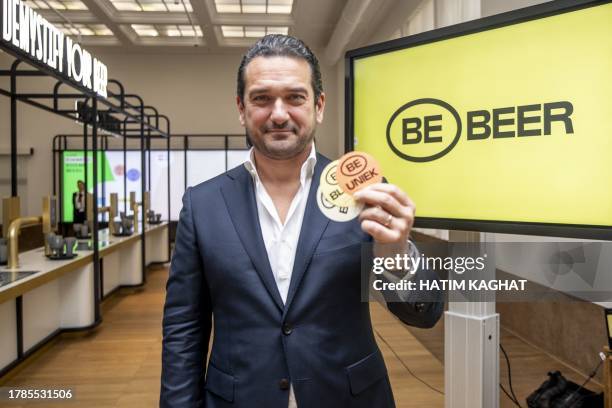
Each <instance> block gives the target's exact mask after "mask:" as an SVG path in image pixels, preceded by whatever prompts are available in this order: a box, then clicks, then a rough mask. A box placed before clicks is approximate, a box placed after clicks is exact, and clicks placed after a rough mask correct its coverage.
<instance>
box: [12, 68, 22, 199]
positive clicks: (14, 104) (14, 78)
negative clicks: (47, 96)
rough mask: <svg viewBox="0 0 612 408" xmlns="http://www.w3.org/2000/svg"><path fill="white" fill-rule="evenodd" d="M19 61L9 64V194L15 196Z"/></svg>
mask: <svg viewBox="0 0 612 408" xmlns="http://www.w3.org/2000/svg"><path fill="white" fill-rule="evenodd" d="M20 62H21V61H20V60H16V61H15V62H13V65H12V66H11V196H12V197H17V74H16V69H17V65H19V63H20Z"/></svg>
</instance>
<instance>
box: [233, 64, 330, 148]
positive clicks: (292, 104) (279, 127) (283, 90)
mask: <svg viewBox="0 0 612 408" xmlns="http://www.w3.org/2000/svg"><path fill="white" fill-rule="evenodd" d="M244 74H245V75H244V77H245V89H244V98H243V100H242V101H241V100H240V98H237V103H238V110H239V111H240V123H241V124H242V126H244V127H245V129H246V132H247V137H248V138H249V140H250V141H251V143H252V144H253V146H254V147H255V149H257V150H258V151H259V152H260V153H262V154H263V155H265V156H266V157H269V158H271V159H277V160H284V159H290V158H293V157H295V156H297V155H298V154H300V153H301V152H303V151H304V149H305V148H306V147H307V146H309V144H310V142H311V141H312V139H313V138H314V134H315V129H316V126H317V123H321V121H322V120H323V110H324V108H325V95H324V94H321V96H320V97H319V99H318V100H317V101H316V103H315V100H314V90H313V89H312V82H311V75H312V74H311V70H310V66H309V65H308V62H306V61H305V60H303V59H298V58H291V57H256V58H254V59H253V60H251V62H249V64H248V65H247V66H246V69H245V72H244Z"/></svg>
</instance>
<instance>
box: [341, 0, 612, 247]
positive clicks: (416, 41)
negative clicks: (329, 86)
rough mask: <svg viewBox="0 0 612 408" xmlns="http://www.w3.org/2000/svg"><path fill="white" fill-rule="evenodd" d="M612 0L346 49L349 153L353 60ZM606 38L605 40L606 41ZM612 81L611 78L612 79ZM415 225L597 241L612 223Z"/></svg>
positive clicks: (564, 0) (564, 4) (573, 0)
mask: <svg viewBox="0 0 612 408" xmlns="http://www.w3.org/2000/svg"><path fill="white" fill-rule="evenodd" d="M611 2H612V0H554V1H550V2H547V3H543V4H538V5H535V6H531V7H526V8H522V9H518V10H513V11H510V12H507V13H502V14H497V15H494V16H490V17H485V18H480V19H477V20H472V21H468V22H465V23H460V24H456V25H452V26H447V27H443V28H439V29H435V30H431V31H426V32H424V33H420V34H416V35H411V36H409V37H403V38H398V39H396V40H391V41H386V42H382V43H379V44H374V45H370V46H367V47H362V48H357V49H354V50H350V51H347V53H346V55H345V66H344V86H345V88H344V89H345V95H344V104H345V118H344V120H345V122H344V148H345V151H347V152H349V151H352V150H353V149H354V144H353V143H354V140H353V137H352V135H353V133H354V129H353V118H354V88H353V79H354V74H353V62H354V61H355V60H356V59H359V58H363V57H371V56H374V55H378V54H383V53H388V52H393V51H398V50H402V49H406V48H411V47H416V46H419V45H424V44H428V43H433V42H437V41H443V40H448V39H451V38H455V37H461V36H464V35H468V34H474V33H479V32H482V31H488V30H492V29H496V28H501V27H505V26H509V25H515V24H519V23H524V22H527V21H532V20H537V19H542V18H546V17H550V16H555V15H558V14H564V13H568V12H572V11H577V10H581V9H585V8H589V7H595V6H600V5H603V4H607V3H611ZM603 40H604V39H602V41H603ZM611 80H612V78H611ZM611 137H612V135H611ZM414 225H415V227H419V228H437V229H452V230H466V231H480V232H495V233H506V234H522V235H543V236H553V237H565V238H582V239H597V240H612V225H610V226H600V225H582V224H559V223H539V222H521V221H502V220H499V221H493V220H477V219H457V218H434V217H419V216H418V215H417V217H416V219H415V224H414Z"/></svg>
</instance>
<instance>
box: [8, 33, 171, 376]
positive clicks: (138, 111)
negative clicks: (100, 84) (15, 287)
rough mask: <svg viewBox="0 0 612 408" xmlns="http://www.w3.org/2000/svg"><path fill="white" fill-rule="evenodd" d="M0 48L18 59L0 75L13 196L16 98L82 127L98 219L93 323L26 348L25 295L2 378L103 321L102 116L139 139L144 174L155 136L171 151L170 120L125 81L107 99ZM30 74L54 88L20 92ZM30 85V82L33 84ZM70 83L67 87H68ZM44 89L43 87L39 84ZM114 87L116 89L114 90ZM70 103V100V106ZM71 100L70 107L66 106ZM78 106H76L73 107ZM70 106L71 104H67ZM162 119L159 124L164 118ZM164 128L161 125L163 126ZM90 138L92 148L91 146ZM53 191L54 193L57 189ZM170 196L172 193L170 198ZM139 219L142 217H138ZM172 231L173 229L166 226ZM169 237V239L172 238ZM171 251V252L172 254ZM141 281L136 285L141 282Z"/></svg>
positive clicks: (18, 307)
mask: <svg viewBox="0 0 612 408" xmlns="http://www.w3.org/2000/svg"><path fill="white" fill-rule="evenodd" d="M0 49H1V50H2V51H4V52H6V53H7V54H9V55H11V56H13V57H14V58H15V59H14V61H13V62H12V64H11V66H10V68H9V69H0V77H5V78H7V77H8V78H9V80H10V85H9V89H3V88H0V95H4V96H6V97H8V98H10V122H11V123H10V162H11V166H10V167H11V196H13V197H15V196H17V194H18V186H17V177H18V174H17V146H18V134H17V117H18V104H17V102H23V103H26V104H28V105H31V106H34V107H36V108H39V109H42V110H44V111H47V112H49V113H53V114H56V115H60V116H63V117H65V118H67V119H72V120H75V121H79V122H80V123H82V125H83V134H82V139H83V147H84V149H83V150H84V155H85V163H87V152H88V151H91V152H92V166H93V168H92V178H93V180H92V184H91V185H93V186H94V188H93V189H92V190H93V202H94V203H96V205H95V206H94V208H93V215H94V220H93V221H94V222H93V231H92V239H93V273H94V297H93V298H94V311H95V319H94V323H93V324H92V325H89V326H86V327H78V328H72V329H58V330H57V331H55V332H53V333H51V334H50V335H49V336H48V337H46V338H45V339H43V340H42V341H40V342H39V343H38V344H37V345H35V346H34V347H32V348H30V349H29V350H28V351H27V352H25V351H24V345H23V343H24V339H23V299H22V297H21V296H19V297H17V298H16V299H15V310H16V336H17V359H16V360H15V361H13V362H12V363H10V364H9V365H8V366H7V367H5V368H4V369H2V370H1V371H0V377H2V376H3V375H4V374H6V373H7V372H8V371H10V370H11V369H12V368H13V367H15V366H16V365H18V364H19V363H21V362H22V361H23V360H24V359H26V358H27V357H28V356H29V355H31V354H32V353H34V352H35V351H36V350H38V349H39V348H40V347H42V346H43V345H44V344H46V343H47V342H48V341H49V340H51V339H52V338H53V337H55V336H56V335H57V334H59V333H61V332H63V331H74V330H87V329H91V328H93V327H96V326H97V325H99V324H100V323H101V321H102V316H101V312H100V303H101V301H102V295H101V293H102V285H101V279H102V276H101V269H102V264H101V258H100V250H99V238H98V231H99V223H98V211H97V202H98V195H99V194H98V157H97V156H98V154H97V152H98V151H99V150H100V148H101V147H103V141H104V138H105V137H107V136H105V135H100V132H99V131H100V130H101V129H102V128H104V127H105V126H104V123H102V120H103V119H102V118H103V117H108V116H109V115H110V116H112V117H114V118H115V119H116V120H117V121H116V122H117V123H118V122H120V123H121V125H120V126H119V127H118V129H113V130H114V133H116V134H117V135H118V136H119V137H122V138H123V140H124V144H125V142H126V140H127V139H130V138H136V139H140V152H141V168H142V171H143V174H145V172H146V168H147V167H146V166H147V161H146V154H145V153H146V147H147V144H150V140H151V139H152V138H165V139H166V143H167V149H166V150H167V152H168V164H169V163H170V162H169V158H170V157H169V154H170V119H169V118H168V117H167V116H165V115H161V114H159V112H158V111H157V109H155V108H154V107H153V106H149V105H145V103H144V101H143V99H142V98H141V97H140V96H138V95H135V94H128V93H126V92H125V88H124V86H123V84H121V82H119V81H118V80H115V79H110V80H109V81H108V89H109V90H108V94H107V97H103V96H100V95H98V94H97V93H95V92H93V91H92V90H90V89H89V88H87V87H84V86H81V85H79V84H77V83H75V82H74V81H71V80H69V79H67V78H65V77H63V76H61V75H59V74H58V73H57V72H56V71H54V70H52V69H50V68H48V67H47V66H46V65H44V64H42V63H40V62H38V61H35V60H31V59H28V58H26V57H25V56H24V55H23V53H21V52H19V51H18V50H15V49H14V47H12V46H10V45H9V44H5V43H3V42H0ZM24 63H27V65H29V66H30V68H27V67H24ZM26 78H30V79H32V78H47V79H52V80H53V79H55V80H56V82H55V84H54V85H53V86H52V90H49V89H48V88H49V84H48V83H46V84H45V85H44V89H43V90H42V91H41V92H31V91H28V92H19V91H18V79H26ZM30 85H31V84H30ZM67 87H70V89H69V90H64V88H67ZM41 88H43V87H41ZM111 88H112V90H111ZM77 102H80V103H81V104H82V105H81V110H78V109H77ZM70 103H71V104H70ZM68 104H70V105H68ZM72 105H74V107H72ZM66 106H71V107H70V108H67V107H66ZM83 106H85V107H87V109H86V112H87V113H88V115H83V110H82V107H83ZM162 121H163V122H165V123H161V125H163V126H161V127H160V122H162ZM162 127H163V129H162ZM89 141H91V148H90V146H89V143H88V142H89ZM141 180H142V181H141V197H144V192H145V191H146V188H147V185H146V183H145V180H144V177H141ZM85 183H86V185H87V184H88V180H87V171H85ZM168 191H170V169H168ZM54 192H55V191H54ZM168 200H170V197H169V196H168ZM141 214H142V218H141V223H142V225H143V228H141V230H142V232H141V234H140V238H141V258H142V261H141V262H142V265H141V266H142V283H141V284H140V285H143V284H144V283H145V282H146V273H145V271H146V258H145V256H146V235H145V229H144V225H145V218H146V216H147V214H145V211H141ZM134 222H138V220H134ZM168 231H169V228H168ZM168 241H169V240H168ZM168 254H169V253H168ZM140 285H138V286H140Z"/></svg>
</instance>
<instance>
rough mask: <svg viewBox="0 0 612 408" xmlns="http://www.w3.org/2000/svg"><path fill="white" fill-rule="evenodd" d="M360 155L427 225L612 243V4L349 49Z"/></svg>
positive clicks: (351, 135)
mask: <svg viewBox="0 0 612 408" xmlns="http://www.w3.org/2000/svg"><path fill="white" fill-rule="evenodd" d="M346 85H347V86H346V89H347V92H346V123H345V127H346V149H347V150H360V151H365V152H368V153H370V154H372V155H373V156H374V157H376V158H377V159H378V161H379V162H380V164H381V167H382V171H383V173H384V175H385V176H386V178H387V179H388V180H389V181H390V182H392V183H395V184H397V185H399V186H400V187H402V188H403V189H404V190H405V191H406V192H407V193H408V194H409V195H410V196H411V198H412V199H413V200H414V201H415V203H416V206H417V212H416V215H417V219H416V223H415V225H416V226H420V227H429V228H444V229H467V230H476V231H489V232H504V233H518V234H535V235H549V236H561V237H577V238H592V239H607V240H610V239H612V3H610V1H575V0H574V1H553V2H549V3H544V4H541V5H538V6H534V7H529V8H524V9H520V10H516V11H513V12H509V13H504V14H500V15H496V16H492V17H487V18H483V19H479V20H474V21H470V22H467V23H462V24H459V25H455V26H450V27H445V28H442V29H437V30H433V31H429V32H425V33H421V34H418V35H414V36H410V37H406V38H401V39H398V40H393V41H390V42H385V43H381V44H376V45H373V46H369V47H365V48H360V49H356V50H352V51H349V52H348V53H347V55H346Z"/></svg>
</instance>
